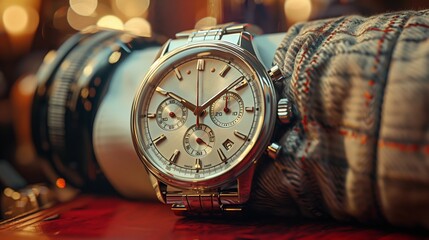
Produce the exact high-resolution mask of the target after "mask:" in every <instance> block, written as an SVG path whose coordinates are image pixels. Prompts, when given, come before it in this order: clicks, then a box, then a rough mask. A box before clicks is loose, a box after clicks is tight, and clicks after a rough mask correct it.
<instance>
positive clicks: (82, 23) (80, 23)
mask: <svg viewBox="0 0 429 240" xmlns="http://www.w3.org/2000/svg"><path fill="white" fill-rule="evenodd" d="M67 22H68V23H69V25H70V27H72V28H73V29H75V30H82V29H84V28H86V27H88V26H91V25H95V23H96V22H97V19H96V18H95V17H91V16H82V15H79V14H77V13H76V12H75V11H73V9H71V8H69V9H68V10H67Z"/></svg>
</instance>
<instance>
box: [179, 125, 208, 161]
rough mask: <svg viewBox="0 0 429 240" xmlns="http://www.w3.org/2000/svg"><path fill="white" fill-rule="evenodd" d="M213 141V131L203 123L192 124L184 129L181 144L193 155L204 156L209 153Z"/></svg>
mask: <svg viewBox="0 0 429 240" xmlns="http://www.w3.org/2000/svg"><path fill="white" fill-rule="evenodd" d="M214 143H215V135H214V132H213V130H212V129H211V128H210V127H209V126H207V125H205V124H199V125H198V126H197V125H193V126H192V127H190V128H189V129H188V130H187V131H186V133H185V137H184V138H183V146H184V148H185V150H186V152H187V153H189V155H191V156H194V157H204V156H206V155H207V154H209V153H210V152H211V151H212V149H213V145H214Z"/></svg>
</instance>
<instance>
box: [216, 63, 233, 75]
mask: <svg viewBox="0 0 429 240" xmlns="http://www.w3.org/2000/svg"><path fill="white" fill-rule="evenodd" d="M230 69H231V67H230V66H229V65H225V67H223V68H222V70H221V71H220V73H219V76H221V77H225V76H226V74H227V73H228V72H229V70H230Z"/></svg>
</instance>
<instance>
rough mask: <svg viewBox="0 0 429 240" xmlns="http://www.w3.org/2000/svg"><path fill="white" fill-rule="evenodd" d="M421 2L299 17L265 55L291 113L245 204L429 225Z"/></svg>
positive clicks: (426, 68)
mask: <svg viewBox="0 0 429 240" xmlns="http://www.w3.org/2000/svg"><path fill="white" fill-rule="evenodd" d="M428 37H429V10H425V11H418V12H415V11H406V12H396V13H387V14H383V15H378V16H373V17H367V18H366V17H361V16H346V17H340V18H336V19H328V20H318V21H313V22H307V23H300V24H297V25H295V26H293V27H292V28H290V29H289V31H288V32H287V33H286V36H285V38H284V40H283V41H282V43H281V45H280V46H279V48H278V49H277V52H276V55H275V59H274V63H275V64H277V65H278V66H279V67H280V68H281V70H282V73H283V75H284V76H285V78H284V80H283V81H281V82H279V83H277V85H276V88H277V90H279V92H278V93H279V95H280V97H286V96H287V97H289V98H290V99H291V100H292V101H293V102H294V105H295V108H296V110H297V113H298V116H297V120H296V121H295V123H294V124H293V125H292V126H289V128H288V129H287V131H286V133H285V134H284V135H283V137H282V138H281V141H280V143H281V145H282V152H281V154H280V157H279V158H278V159H276V160H271V159H268V158H267V159H262V161H260V162H261V165H260V166H258V167H259V168H258V170H257V173H256V175H255V179H254V186H253V188H254V190H253V191H252V196H251V201H250V203H249V207H250V208H251V209H252V210H254V211H256V212H259V213H268V214H273V215H280V216H287V217H298V216H302V217H307V218H323V217H333V218H335V219H338V220H350V219H355V220H359V221H362V222H365V223H380V222H385V221H387V222H389V223H391V224H394V225H399V226H424V227H426V228H429V38H428Z"/></svg>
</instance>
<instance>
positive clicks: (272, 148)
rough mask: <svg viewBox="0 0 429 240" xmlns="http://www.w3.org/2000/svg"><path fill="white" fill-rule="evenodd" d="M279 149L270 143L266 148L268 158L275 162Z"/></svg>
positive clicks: (276, 145) (278, 146) (275, 144)
mask: <svg viewBox="0 0 429 240" xmlns="http://www.w3.org/2000/svg"><path fill="white" fill-rule="evenodd" d="M281 148H282V147H281V146H280V145H278V144H277V143H271V145H270V146H268V147H267V154H268V156H269V157H270V158H272V159H274V160H275V159H276V158H277V156H278V155H279V153H280V150H281Z"/></svg>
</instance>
